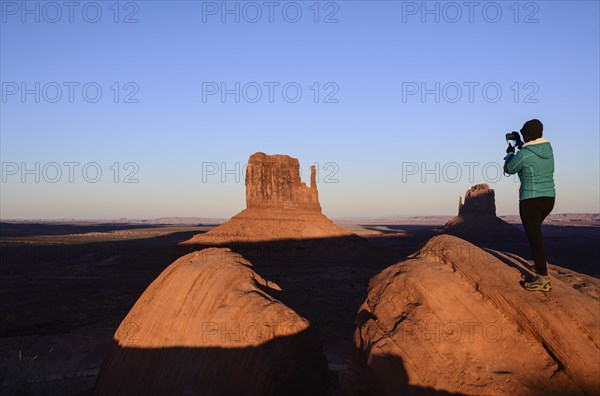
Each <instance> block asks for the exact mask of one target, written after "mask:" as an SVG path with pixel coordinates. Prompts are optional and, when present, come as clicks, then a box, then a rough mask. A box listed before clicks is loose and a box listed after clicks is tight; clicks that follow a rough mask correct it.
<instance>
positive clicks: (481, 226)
mask: <svg viewBox="0 0 600 396" xmlns="http://www.w3.org/2000/svg"><path fill="white" fill-rule="evenodd" d="M442 232H445V233H448V234H453V235H457V236H460V237H463V238H467V239H471V238H473V237H475V238H478V237H482V236H483V237H486V236H503V237H506V236H509V237H510V236H519V235H521V232H520V231H519V230H518V229H517V228H516V227H514V226H512V225H510V224H508V223H507V222H505V221H504V220H502V219H500V218H498V217H497V216H496V198H495V193H494V190H492V189H491V188H490V186H488V185H487V184H485V183H484V184H476V185H474V186H473V187H471V188H470V189H468V190H467V192H466V193H465V200H464V203H463V200H462V197H459V199H458V215H457V216H455V217H453V218H452V219H450V220H448V222H447V223H446V224H445V225H444V228H443V229H442Z"/></svg>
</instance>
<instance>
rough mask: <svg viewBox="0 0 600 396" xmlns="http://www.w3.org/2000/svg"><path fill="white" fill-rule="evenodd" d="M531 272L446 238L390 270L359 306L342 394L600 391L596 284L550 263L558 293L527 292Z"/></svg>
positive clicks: (509, 258) (599, 286)
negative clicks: (525, 281)
mask: <svg viewBox="0 0 600 396" xmlns="http://www.w3.org/2000/svg"><path fill="white" fill-rule="evenodd" d="M528 272H529V268H528V266H526V265H524V260H523V259H521V258H520V257H517V256H514V255H508V254H504V253H501V252H496V251H485V250H483V249H480V248H478V247H477V246H475V245H473V244H471V243H469V242H467V241H464V240H462V239H460V238H457V237H454V236H450V235H442V236H437V237H434V238H432V239H431V240H430V241H429V242H428V243H427V244H426V245H425V246H424V247H423V248H422V249H421V250H419V251H418V252H417V253H415V254H414V255H412V256H411V257H409V258H408V259H406V260H405V261H402V262H400V263H398V264H395V265H392V266H391V267H388V268H387V269H385V270H384V271H383V272H381V273H380V274H379V275H377V276H376V277H374V278H373V279H371V281H370V283H369V289H368V295H367V298H366V299H365V301H364V303H363V305H362V306H361V307H360V308H359V311H358V315H357V317H356V331H355V335H354V346H353V354H352V361H351V365H350V369H349V370H348V371H347V372H345V373H344V375H343V377H342V384H343V386H344V388H345V391H346V393H347V394H348V395H378V396H386V395H390V396H391V395H400V394H438V393H436V392H450V393H452V394H454V393H456V394H461V395H462V394H465V395H594V394H598V390H599V389H600V376H599V375H598V373H599V372H600V360H599V359H598V356H600V280H598V279H596V278H593V277H590V276H587V275H583V274H579V273H576V272H573V271H570V270H567V269H564V268H560V267H556V266H553V265H550V266H549V273H550V276H551V278H552V286H553V290H552V291H551V292H549V293H543V292H528V291H526V290H524V289H523V288H522V286H521V285H520V282H521V281H522V280H523V277H524V274H526V273H528ZM439 394H447V393H439Z"/></svg>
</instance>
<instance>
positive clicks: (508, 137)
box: [506, 131, 521, 143]
mask: <svg viewBox="0 0 600 396" xmlns="http://www.w3.org/2000/svg"><path fill="white" fill-rule="evenodd" d="M511 140H512V141H514V142H515V143H518V142H520V141H521V135H519V132H515V131H512V132H509V133H507V134H506V141H507V142H508V141H511Z"/></svg>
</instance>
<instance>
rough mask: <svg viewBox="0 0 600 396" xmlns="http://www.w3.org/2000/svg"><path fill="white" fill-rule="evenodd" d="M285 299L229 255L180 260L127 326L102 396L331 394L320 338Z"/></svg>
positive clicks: (105, 367)
mask: <svg viewBox="0 0 600 396" xmlns="http://www.w3.org/2000/svg"><path fill="white" fill-rule="evenodd" d="M279 290H280V288H279V286H277V285H276V284H274V283H272V282H270V281H268V280H265V279H263V278H262V277H261V276H260V275H259V274H258V273H256V272H255V271H254V270H253V267H252V264H251V263H250V262H249V261H247V260H245V259H244V258H243V257H242V256H240V255H239V254H236V253H233V252H232V251H231V250H229V249H222V248H210V249H204V250H202V251H197V252H194V253H190V254H188V255H186V256H183V257H181V258H179V259H178V260H177V261H175V262H174V263H173V264H171V265H170V266H169V267H167V268H166V269H165V270H164V271H163V272H162V273H161V274H160V276H159V277H158V278H156V280H154V282H152V283H151V284H150V286H148V288H147V289H146V291H145V292H144V293H143V294H142V295H141V296H140V298H139V299H138V301H137V302H136V303H135V305H134V306H133V308H132V309H131V311H130V312H129V313H128V314H127V316H126V318H125V319H124V320H123V322H122V323H121V324H120V326H119V328H118V330H117V331H116V333H115V335H114V339H113V343H112V345H111V347H110V350H109V351H108V353H107V356H106V358H105V360H104V362H103V364H102V368H101V370H100V373H99V376H98V380H97V386H96V390H95V394H96V395H287V394H291V395H294V394H322V393H325V392H326V390H327V363H326V359H325V356H324V354H323V352H322V348H321V344H320V341H319V337H318V335H317V334H316V332H315V331H314V330H313V329H312V328H311V326H310V323H309V322H308V320H306V319H305V318H303V317H301V316H300V315H298V314H297V313H296V312H294V311H293V310H292V309H290V308H289V307H287V306H286V305H284V304H283V303H282V302H280V301H279V300H277V298H276V297H275V296H274V295H275V294H277V293H278V291H279Z"/></svg>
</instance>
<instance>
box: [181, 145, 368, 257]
mask: <svg viewBox="0 0 600 396" xmlns="http://www.w3.org/2000/svg"><path fill="white" fill-rule="evenodd" d="M326 238H350V239H360V238H359V237H358V236H356V235H355V234H353V233H351V232H349V231H348V230H346V229H345V228H343V227H340V226H338V225H336V224H335V223H334V222H333V221H331V220H330V219H329V218H327V216H325V215H324V214H323V213H321V205H320V204H319V193H318V191H317V180H316V169H315V167H314V166H313V167H311V176H310V186H307V185H306V183H304V182H302V181H301V179H300V163H299V162H298V160H297V159H296V158H292V157H289V156H287V155H267V154H264V153H255V154H252V155H251V156H250V159H249V160H248V167H247V170H246V209H244V210H242V211H241V212H240V213H238V214H237V215H235V216H233V217H232V218H231V219H230V220H229V221H227V222H226V223H224V224H222V225H220V226H219V227H216V228H214V229H212V230H210V231H209V232H207V233H205V234H199V235H196V236H194V237H193V238H191V239H190V240H188V241H186V242H185V243H186V244H203V245H227V244H230V243H254V242H268V241H282V240H306V239H326Z"/></svg>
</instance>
